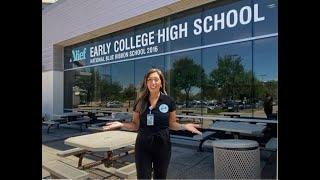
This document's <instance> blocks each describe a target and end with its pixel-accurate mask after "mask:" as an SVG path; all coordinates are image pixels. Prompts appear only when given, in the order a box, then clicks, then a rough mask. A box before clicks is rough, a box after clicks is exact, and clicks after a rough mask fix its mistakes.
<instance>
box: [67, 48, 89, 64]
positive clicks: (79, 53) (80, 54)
mask: <svg viewBox="0 0 320 180" xmlns="http://www.w3.org/2000/svg"><path fill="white" fill-rule="evenodd" d="M86 52H87V48H83V49H82V50H72V58H73V59H70V62H72V61H81V60H85V59H86Z"/></svg>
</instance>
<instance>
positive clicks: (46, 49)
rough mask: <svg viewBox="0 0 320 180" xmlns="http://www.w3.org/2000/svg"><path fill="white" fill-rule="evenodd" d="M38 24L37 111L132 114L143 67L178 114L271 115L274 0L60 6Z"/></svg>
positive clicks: (103, 0) (143, 0) (71, 2)
mask: <svg viewBox="0 0 320 180" xmlns="http://www.w3.org/2000/svg"><path fill="white" fill-rule="evenodd" d="M42 24H43V25H42V26H43V27H42V28H43V30H42V31H43V35H42V36H43V45H42V46H43V47H42V51H43V53H42V59H43V63H42V64H43V67H42V71H43V72H42V84H43V85H42V89H43V90H42V92H43V94H42V112H43V113H46V114H49V115H53V114H61V113H63V112H64V111H72V110H75V109H79V108H89V109H90V108H91V109H108V110H110V109H111V110H120V111H132V105H133V103H134V100H135V97H136V94H137V92H138V91H139V88H140V85H141V82H142V80H143V75H144V74H145V73H146V72H147V71H148V70H149V69H150V68H159V69H161V70H162V71H163V73H164V74H165V76H166V80H167V83H166V87H167V93H168V94H169V95H170V96H171V97H173V98H174V99H175V101H176V106H177V113H178V114H181V113H184V112H188V111H189V112H192V113H193V114H197V115H203V116H206V115H219V114H221V113H224V112H237V113H239V114H243V115H246V116H250V117H265V116H266V114H265V113H264V104H265V103H264V101H265V96H266V94H270V95H271V96H272V98H273V101H272V102H271V104H272V109H273V114H274V113H277V102H278V93H277V89H278V2H277V0H241V1H230V0H221V1H212V0H211V1H209V0H207V1H204V0H199V1H192V0H185V1H173V0H164V1H158V0H136V1H128V0H121V1H109V0H96V1H94V2H93V1H84V0H60V1H58V2H57V3H55V4H52V5H51V6H50V7H47V9H45V10H43V22H42Z"/></svg>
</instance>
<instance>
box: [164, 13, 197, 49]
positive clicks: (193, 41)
mask: <svg viewBox="0 0 320 180" xmlns="http://www.w3.org/2000/svg"><path fill="white" fill-rule="evenodd" d="M197 18H201V9H200V8H196V9H192V10H190V11H187V12H182V13H179V14H175V15H172V16H171V17H169V18H168V19H167V24H168V26H169V25H170V27H171V28H170V29H172V31H169V32H170V33H169V34H170V37H171V36H172V37H173V39H174V40H171V41H169V43H168V46H167V47H166V50H167V51H174V50H179V49H186V48H191V47H196V46H200V45H201V36H196V35H194V34H193V21H194V20H195V19H197ZM178 37H179V38H178Z"/></svg>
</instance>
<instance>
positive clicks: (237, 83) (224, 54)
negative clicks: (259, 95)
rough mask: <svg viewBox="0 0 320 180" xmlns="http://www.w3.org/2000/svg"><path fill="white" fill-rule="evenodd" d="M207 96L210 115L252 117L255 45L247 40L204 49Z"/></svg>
mask: <svg viewBox="0 0 320 180" xmlns="http://www.w3.org/2000/svg"><path fill="white" fill-rule="evenodd" d="M202 53H203V59H202V60H203V67H204V70H205V73H206V76H205V79H204V80H203V83H204V84H203V99H204V101H205V102H206V103H207V109H208V114H212V115H214V114H220V113H221V112H239V113H241V114H242V115H246V116H251V114H252V112H251V106H250V103H251V96H252V95H251V94H252V93H251V81H252V45H251V42H243V43H236V44H230V45H225V46H218V47H212V48H207V49H204V50H203V52H202Z"/></svg>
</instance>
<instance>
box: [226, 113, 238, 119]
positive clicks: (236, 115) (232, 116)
mask: <svg viewBox="0 0 320 180" xmlns="http://www.w3.org/2000/svg"><path fill="white" fill-rule="evenodd" d="M223 115H224V116H230V117H231V118H234V117H238V118H239V117H240V114H231V113H230V114H229V113H225V114H223Z"/></svg>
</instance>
